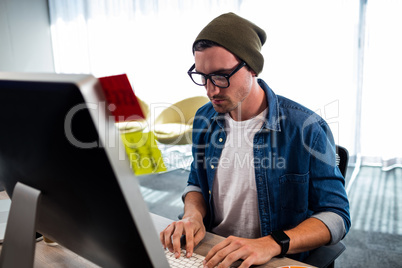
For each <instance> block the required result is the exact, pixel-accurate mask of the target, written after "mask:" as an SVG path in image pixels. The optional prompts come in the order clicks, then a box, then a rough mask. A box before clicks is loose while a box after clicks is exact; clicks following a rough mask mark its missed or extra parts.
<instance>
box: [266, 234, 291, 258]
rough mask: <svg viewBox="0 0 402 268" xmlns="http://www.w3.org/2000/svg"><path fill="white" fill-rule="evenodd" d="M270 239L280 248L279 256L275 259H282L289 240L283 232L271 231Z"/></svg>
mask: <svg viewBox="0 0 402 268" xmlns="http://www.w3.org/2000/svg"><path fill="white" fill-rule="evenodd" d="M271 236H272V238H273V239H274V240H275V242H276V243H278V244H279V245H280V246H281V249H282V250H281V254H279V255H278V256H277V257H279V258H282V257H285V254H286V253H287V252H288V250H289V242H290V238H289V236H287V235H286V234H285V232H284V231H273V232H272V233H271Z"/></svg>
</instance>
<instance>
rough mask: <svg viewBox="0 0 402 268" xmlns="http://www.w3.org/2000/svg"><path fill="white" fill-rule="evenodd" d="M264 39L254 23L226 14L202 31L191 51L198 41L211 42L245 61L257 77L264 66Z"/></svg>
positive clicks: (232, 14)
mask: <svg viewBox="0 0 402 268" xmlns="http://www.w3.org/2000/svg"><path fill="white" fill-rule="evenodd" d="M266 39H267V36H266V34H265V31H264V30H263V29H261V28H260V27H258V26H257V25H255V24H254V23H252V22H250V21H248V20H246V19H244V18H242V17H240V16H238V15H236V14H234V13H226V14H223V15H220V16H219V17H217V18H215V19H213V20H212V21H211V22H210V23H209V24H208V25H207V26H205V28H204V29H202V31H201V32H200V33H199V34H198V36H197V38H196V39H195V41H194V43H193V51H194V45H195V44H196V43H197V42H198V41H200V40H210V41H213V42H215V43H218V44H219V45H221V46H222V47H224V48H226V49H227V50H229V51H230V52H231V53H233V54H234V55H236V56H237V57H239V58H240V59H242V60H243V61H245V62H246V63H247V65H248V66H249V67H250V68H251V69H253V70H254V71H255V72H256V73H257V75H258V74H259V73H261V71H262V68H263V66H264V57H263V56H262V54H261V47H262V45H263V44H264V43H265V40H266Z"/></svg>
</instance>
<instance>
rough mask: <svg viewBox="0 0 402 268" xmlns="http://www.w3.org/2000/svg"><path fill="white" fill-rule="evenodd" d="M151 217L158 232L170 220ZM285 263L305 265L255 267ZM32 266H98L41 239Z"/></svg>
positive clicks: (209, 242) (0, 195)
mask: <svg viewBox="0 0 402 268" xmlns="http://www.w3.org/2000/svg"><path fill="white" fill-rule="evenodd" d="M0 199H8V196H7V194H6V193H5V191H3V192H0ZM151 217H152V220H153V222H154V225H155V228H156V230H157V231H158V233H159V232H160V231H162V230H163V229H164V228H165V227H166V226H167V225H168V224H170V223H171V222H172V220H170V219H167V218H165V217H161V216H158V215H155V214H152V213H151ZM223 239H224V238H223V237H221V236H218V235H214V234H211V233H207V234H206V236H205V238H204V240H202V242H201V243H200V244H199V245H198V246H197V247H196V249H195V252H196V253H198V254H201V255H204V256H205V255H206V254H207V253H208V251H209V250H210V249H211V248H212V247H213V246H214V245H216V244H217V243H219V242H220V241H222V240H223ZM0 250H1V246H0ZM286 265H299V266H307V265H305V264H303V263H301V262H298V261H295V260H292V259H288V258H273V259H272V260H271V261H269V262H268V263H267V264H265V265H262V266H257V267H264V268H265V267H269V268H275V267H280V266H286ZM34 267H68V268H70V267H71V268H93V267H99V266H97V265H95V264H93V263H92V262H90V261H88V260H86V259H84V258H82V257H81V256H79V255H77V254H75V253H74V252H72V251H70V250H68V249H66V248H64V247H62V246H60V245H57V246H54V247H51V246H48V245H46V244H45V243H44V242H43V241H40V242H37V243H36V250H35V264H34ZM309 267H311V266H309Z"/></svg>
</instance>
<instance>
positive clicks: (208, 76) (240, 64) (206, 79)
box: [187, 61, 247, 88]
mask: <svg viewBox="0 0 402 268" xmlns="http://www.w3.org/2000/svg"><path fill="white" fill-rule="evenodd" d="M246 65H247V63H246V62H245V61H241V62H240V63H239V64H238V65H237V66H236V68H235V69H234V70H233V71H232V72H231V73H230V74H219V73H218V74H214V73H212V74H204V73H200V72H192V70H194V69H195V63H194V64H193V66H191V68H190V69H189V70H188V71H187V74H188V75H189V76H190V78H191V80H192V81H193V82H194V84H196V85H198V86H205V85H206V84H207V82H208V79H209V80H211V82H212V84H214V85H215V86H217V87H219V88H228V87H230V80H229V78H230V77H232V76H233V75H234V74H235V73H237V72H238V71H239V70H240V69H241V68H243V67H244V66H246ZM191 74H199V75H202V76H203V77H204V79H205V83H204V84H199V83H196V82H195V81H194V79H193V77H192V76H191ZM212 76H221V77H224V78H226V80H227V81H228V85H227V86H226V87H222V86H218V85H217V84H215V82H214V80H212Z"/></svg>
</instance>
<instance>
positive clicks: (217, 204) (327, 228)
mask: <svg viewBox="0 0 402 268" xmlns="http://www.w3.org/2000/svg"><path fill="white" fill-rule="evenodd" d="M265 40H266V35H265V32H264V31H263V30H262V29H261V28H259V27H258V26H256V25H255V24H253V23H251V22H250V21H248V20H245V19H243V18H241V17H239V16H237V15H236V14H233V13H228V14H223V15H221V16H219V17H217V18H215V19H214V20H212V21H211V22H210V23H209V24H208V25H207V26H206V27H205V28H204V29H203V30H202V31H201V32H200V34H199V35H198V37H197V38H196V40H195V42H194V44H193V53H194V57H195V64H194V65H193V66H192V68H190V70H189V72H188V73H189V75H190V77H191V78H192V80H193V81H194V82H195V83H196V84H198V85H201V86H205V89H206V92H207V95H208V97H209V98H210V100H211V102H210V103H208V104H206V105H204V106H203V107H201V108H200V109H199V110H198V112H197V114H196V117H195V120H194V124H193V129H194V130H193V157H194V161H193V163H192V165H191V172H190V176H189V179H188V185H187V188H186V190H185V193H184V194H183V199H184V215H183V218H182V219H181V220H179V221H177V222H173V223H172V224H171V225H169V226H168V227H167V228H166V229H165V230H164V231H163V232H161V234H160V239H161V242H162V244H163V246H164V247H165V248H168V249H169V250H170V251H171V252H175V254H176V257H179V254H178V252H180V238H181V236H182V235H185V240H186V252H187V253H186V256H187V257H189V256H191V255H192V253H193V250H194V247H195V246H196V245H197V244H198V243H199V242H200V241H201V240H202V239H203V238H204V236H205V233H206V231H211V232H214V233H216V234H219V235H222V236H225V237H227V238H226V239H225V240H224V241H222V242H221V243H219V244H217V245H216V246H215V247H213V248H212V249H211V250H210V252H209V253H208V254H207V256H206V258H205V261H204V265H205V267H215V266H217V265H218V264H219V267H229V266H230V265H231V264H232V263H233V262H235V261H237V260H239V259H242V260H243V262H242V264H241V266H240V267H249V266H251V265H253V264H255V265H259V264H263V263H266V262H267V261H269V260H270V259H271V258H272V257H275V256H284V255H285V254H287V256H290V257H293V258H297V259H299V260H302V259H303V257H305V256H306V255H307V254H308V251H309V250H311V249H314V248H317V247H319V246H322V245H326V244H333V243H337V242H338V241H340V240H341V239H342V238H343V237H344V236H345V235H346V233H347V232H348V230H349V228H350V224H351V223H350V215H349V203H348V199H347V196H346V192H345V188H344V183H345V182H344V178H343V177H342V175H341V173H340V171H339V169H338V167H337V166H336V163H335V162H336V161H335V145H334V141H333V137H332V135H331V131H330V129H329V127H328V125H327V124H326V122H325V121H324V120H323V119H322V118H320V117H319V116H318V115H316V114H315V113H313V112H312V111H310V110H308V109H307V108H305V107H303V106H301V105H300V104H298V103H295V102H293V101H291V100H289V99H286V98H284V97H281V96H277V95H275V93H274V92H273V91H272V90H271V89H270V88H269V87H268V85H267V84H266V83H265V82H264V81H263V80H261V79H258V78H257V75H258V74H259V73H260V72H261V71H262V68H263V63H264V59H263V56H262V55H261V53H260V49H261V46H262V45H263V44H264V43H265ZM298 253H302V254H298ZM293 254H296V255H293Z"/></svg>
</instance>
